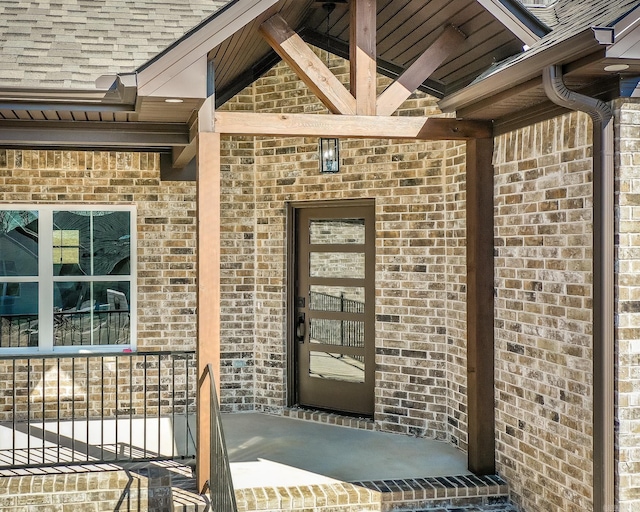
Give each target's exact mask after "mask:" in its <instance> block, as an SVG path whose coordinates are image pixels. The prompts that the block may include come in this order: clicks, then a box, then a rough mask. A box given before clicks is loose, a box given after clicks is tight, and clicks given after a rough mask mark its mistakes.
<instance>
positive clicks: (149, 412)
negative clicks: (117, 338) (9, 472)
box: [0, 351, 196, 469]
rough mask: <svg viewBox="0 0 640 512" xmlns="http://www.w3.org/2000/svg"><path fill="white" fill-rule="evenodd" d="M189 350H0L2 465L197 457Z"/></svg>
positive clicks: (191, 354) (193, 380)
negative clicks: (63, 352) (36, 352)
mask: <svg viewBox="0 0 640 512" xmlns="http://www.w3.org/2000/svg"><path fill="white" fill-rule="evenodd" d="M195 383H196V362H195V352H194V351H183V352H137V353H118V354H113V353H102V354H73V355H71V354H70V355H40V356H39V355H34V356H31V355H29V356H25V355H15V356H0V469H16V468H29V467H44V466H59V465H69V464H86V463H107V462H134V461H152V460H153V461H155V460H184V459H193V458H194V457H195V442H194V436H193V435H192V431H193V430H194V429H193V425H192V421H193V419H194V418H195V411H196V386H195Z"/></svg>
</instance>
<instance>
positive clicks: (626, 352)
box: [616, 100, 640, 512]
mask: <svg viewBox="0 0 640 512" xmlns="http://www.w3.org/2000/svg"><path fill="white" fill-rule="evenodd" d="M616 120H617V121H618V125H617V126H616V134H617V141H616V163H617V166H618V172H617V175H616V181H617V183H616V191H617V204H616V210H617V211H616V224H617V227H618V231H619V242H618V247H617V260H618V275H617V299H618V300H617V305H616V307H617V310H616V314H617V318H618V327H617V342H618V369H617V370H618V389H617V391H618V402H617V408H618V410H617V419H618V421H619V433H618V439H617V441H618V442H617V444H618V468H617V469H618V486H619V510H620V512H631V511H634V510H638V509H639V508H640V476H639V475H640V440H639V438H638V432H640V415H639V414H638V411H639V410H640V409H639V407H640V374H639V373H638V367H639V366H640V341H639V340H640V264H639V263H638V262H639V261H640V260H639V255H640V251H639V250H638V249H639V247H640V237H639V234H640V224H639V223H638V218H639V217H638V206H639V205H640V195H638V191H639V190H640V173H639V172H638V169H639V167H638V166H639V163H640V150H639V149H638V140H640V102H638V101H637V100H635V101H634V100H619V101H618V102H617V104H616Z"/></svg>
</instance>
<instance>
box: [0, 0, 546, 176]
mask: <svg viewBox="0 0 640 512" xmlns="http://www.w3.org/2000/svg"><path fill="white" fill-rule="evenodd" d="M379 5H383V6H384V8H382V9H381V10H380V9H379V12H378V13H377V15H378V16H379V17H380V18H381V20H382V21H379V25H380V26H379V30H381V28H380V27H381V26H384V28H383V29H382V33H379V35H380V38H381V40H382V41H381V42H380V52H379V54H378V59H377V69H378V71H379V72H381V73H383V74H385V75H387V76H390V77H392V78H397V77H399V76H401V75H402V74H403V73H404V72H405V71H406V69H407V68H409V67H410V65H411V64H412V63H413V62H414V61H415V60H416V59H417V58H418V57H419V56H420V55H421V53H423V52H424V51H425V48H429V46H430V45H431V44H433V42H434V41H435V40H436V39H437V38H438V37H439V36H440V34H441V31H442V29H443V27H444V26H446V25H447V24H452V25H453V26H454V27H456V28H459V29H460V30H461V32H463V33H465V35H466V36H467V39H466V40H465V41H464V42H463V44H461V45H459V47H456V51H455V52H453V53H452V55H451V57H450V58H449V60H447V61H445V62H444V63H443V64H442V66H440V68H439V69H438V70H437V71H436V73H435V74H434V76H433V77H431V78H428V79H426V80H425V81H424V82H423V83H422V84H421V85H419V86H418V89H420V90H423V91H425V92H428V93H429V94H432V95H434V96H436V97H443V96H445V95H446V94H447V93H449V92H450V91H451V90H456V89H459V88H460V87H463V86H465V85H466V84H468V83H469V82H470V81H471V80H473V78H475V76H477V75H478V74H479V73H481V72H482V71H484V70H485V69H486V68H487V67H488V66H489V65H490V64H491V62H493V61H495V60H500V59H503V58H505V57H507V56H509V55H513V54H514V53H518V52H521V51H522V45H523V44H529V43H531V42H532V41H535V40H537V39H538V38H539V37H540V36H541V35H544V34H545V33H546V32H547V31H548V30H549V29H548V28H547V27H545V26H544V25H543V24H541V23H540V22H539V21H538V20H536V18H535V17H533V16H531V15H530V14H528V12H527V11H526V9H524V8H523V7H522V5H521V4H520V3H519V2H518V1H517V0H478V1H477V2H472V3H471V4H469V2H467V1H462V0H452V1H450V2H448V3H447V5H446V6H441V8H440V9H439V10H438V11H437V12H433V8H432V7H430V6H431V4H429V3H425V4H423V3H420V2H406V1H404V0H386V1H385V2H383V3H379ZM346 7H347V6H346V5H340V4H339V5H338V7H337V8H336V10H335V14H336V15H335V22H334V24H333V25H332V26H331V27H330V29H329V30H327V31H325V30H324V28H323V27H324V24H325V19H326V11H325V10H324V9H323V8H322V4H321V3H319V2H314V1H313V0H233V1H231V2H229V3H228V4H227V5H226V6H224V7H223V8H221V9H220V10H218V11H216V12H215V13H214V15H212V16H211V17H210V18H209V19H207V20H206V21H205V22H203V23H202V24H201V25H199V26H198V27H196V28H195V29H194V30H192V31H190V32H189V33H187V34H185V36H183V37H182V38H181V39H179V40H178V41H176V42H175V43H174V44H173V45H171V46H170V47H168V48H167V49H166V50H165V51H163V52H162V53H160V54H159V55H157V56H156V57H155V58H153V59H152V60H150V61H149V62H147V63H146V64H144V65H143V66H141V67H139V68H138V69H137V70H135V71H134V72H132V73H126V74H118V75H108V76H103V77H99V78H98V79H97V81H96V89H95V90H93V91H84V90H83V91H79V90H43V89H38V90H36V89H33V90H29V89H15V88H14V89H12V90H9V89H7V90H0V111H1V110H3V109H4V110H5V111H8V112H9V111H13V112H19V113H20V115H16V116H15V118H16V119H15V120H11V121H10V122H7V121H2V125H3V127H0V145H4V146H20V147H35V146H40V147H50V146H51V147H52V146H55V147H92V148H109V149H116V148H120V149H141V150H146V149H154V150H161V151H165V150H166V151H171V152H172V153H173V154H174V155H175V154H176V149H178V152H179V150H180V148H184V147H185V146H188V145H189V144H190V143H191V142H192V141H191V139H192V138H193V137H192V134H190V132H191V131H192V130H190V128H191V127H192V126H193V123H194V116H197V112H198V111H199V109H200V108H201V107H202V105H203V104H204V103H205V100H206V98H207V97H209V96H210V95H211V94H212V93H213V92H214V89H216V90H215V92H216V96H217V95H218V94H219V95H220V97H219V98H216V100H217V101H216V103H218V104H219V103H220V101H225V100H226V99H228V98H230V97H231V95H233V94H235V93H237V92H238V91H239V89H238V88H239V87H244V86H246V85H248V84H250V83H251V82H253V81H254V80H255V79H257V78H258V77H259V76H260V75H261V74H263V73H264V72H266V71H267V70H268V69H270V68H271V67H272V66H273V65H274V64H276V63H277V62H279V60H280V58H279V57H278V56H277V55H276V54H275V53H274V52H273V50H272V49H271V48H270V47H269V45H268V44H267V43H266V42H265V41H264V40H263V38H262V37H261V35H260V31H259V27H260V26H261V24H263V23H264V22H265V21H266V20H267V19H269V18H271V17H272V16H273V15H274V14H276V13H280V14H281V15H282V16H283V17H285V18H287V21H288V22H289V23H290V24H291V26H292V27H293V28H294V29H295V30H296V31H299V33H300V34H301V35H302V36H303V37H304V38H305V40H306V41H307V42H308V43H310V44H312V45H315V46H318V47H320V48H323V49H326V50H327V51H330V52H333V53H336V54H337V55H340V56H342V57H345V58H348V57H349V53H348V48H349V16H348V12H347V11H346ZM398 9H400V10H398ZM326 22H327V23H328V19H326ZM505 27H506V28H505ZM403 29H404V32H403V31H402V30H403ZM399 31H400V32H399ZM464 31H466V32H464ZM387 56H388V58H387ZM243 59H244V60H243ZM238 61H241V62H240V63H238ZM399 63H400V64H399ZM234 66H235V67H234ZM214 68H215V69H216V76H215V80H216V83H215V84H214V76H213V72H212V71H213V69H214ZM229 69H231V71H230V72H229ZM234 73H235V74H234ZM238 73H239V74H238ZM218 80H219V81H220V84H218ZM169 102H170V103H169ZM5 117H7V119H9V118H10V117H8V116H5ZM75 125H77V127H76V126H75ZM125 125H130V126H128V128H127V126H125ZM145 125H146V126H148V128H149V129H146V128H145ZM161 126H164V127H165V128H161ZM49 131H52V132H53V131H56V132H57V133H56V134H55V135H54V134H51V133H48V132H49ZM154 137H156V138H157V140H156V142H153V139H154ZM187 154H189V152H183V155H187ZM185 159H186V156H184V157H183V160H185ZM184 163H185V161H182V163H181V165H184Z"/></svg>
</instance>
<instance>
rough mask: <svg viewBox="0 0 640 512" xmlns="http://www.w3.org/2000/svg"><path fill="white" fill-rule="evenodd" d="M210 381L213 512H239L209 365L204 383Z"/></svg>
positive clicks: (210, 450) (203, 376)
mask: <svg viewBox="0 0 640 512" xmlns="http://www.w3.org/2000/svg"><path fill="white" fill-rule="evenodd" d="M207 378H208V379H209V426H210V430H209V480H208V482H207V487H208V491H209V499H210V500H211V510H215V511H216V512H237V510H238V506H237V503H236V494H235V490H234V488H233V480H232V478H231V467H230V464H229V455H228V454H227V444H226V442H225V440H224V429H223V428H222V418H221V416H220V407H219V406H218V394H217V393H216V383H215V376H214V374H213V366H212V365H211V363H209V364H208V365H207V366H206V368H205V372H204V374H203V375H202V382H201V383H200V385H201V386H202V385H204V381H205V380H206V379H207Z"/></svg>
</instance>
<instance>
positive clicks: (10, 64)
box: [0, 0, 231, 89]
mask: <svg viewBox="0 0 640 512" xmlns="http://www.w3.org/2000/svg"><path fill="white" fill-rule="evenodd" d="M230 1H231V0H180V1H176V0H41V1H38V2H33V1H27V0H2V2H0V87H32V88H74V89H95V84H94V82H95V80H96V78H97V77H99V76H100V75H103V74H116V73H120V72H124V73H129V72H131V71H133V70H135V69H136V68H137V67H139V66H141V65H142V64H144V63H145V62H147V61H149V60H150V59H152V58H153V57H155V56H156V55H157V54H158V53H160V52H161V51H162V50H164V49H165V48H167V47H168V46H170V45H171V44H172V43H174V42H175V41H176V40H177V39H179V38H180V37H182V36H183V35H184V34H185V33H187V32H188V31H190V30H191V29H193V28H194V27H196V26H197V25H198V24H200V23H201V22H203V21H204V20H205V19H207V18H208V17H210V16H211V15H212V14H213V13H214V12H216V11H217V10H218V9H220V8H221V7H223V6H224V5H226V4H227V3H229V2H230Z"/></svg>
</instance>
